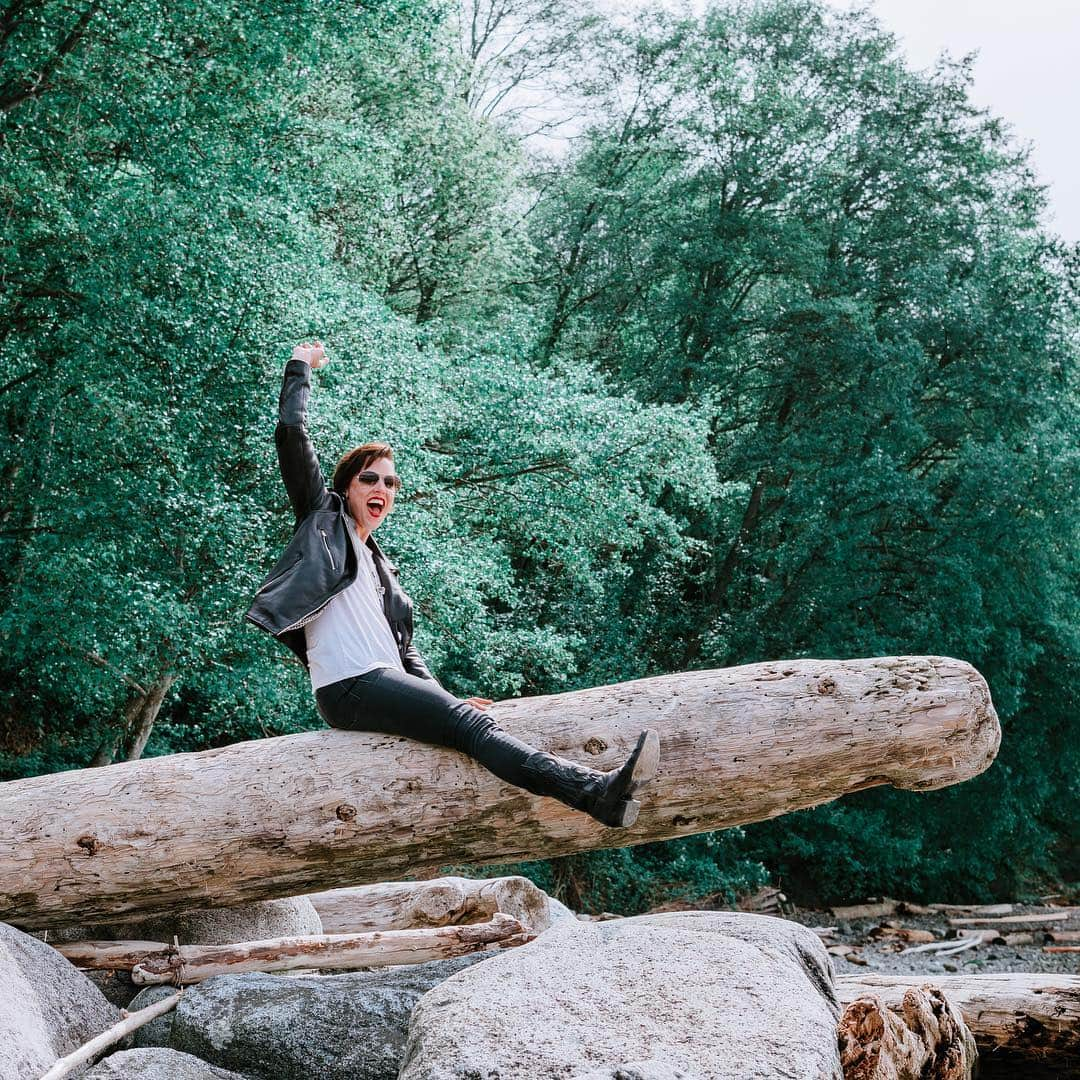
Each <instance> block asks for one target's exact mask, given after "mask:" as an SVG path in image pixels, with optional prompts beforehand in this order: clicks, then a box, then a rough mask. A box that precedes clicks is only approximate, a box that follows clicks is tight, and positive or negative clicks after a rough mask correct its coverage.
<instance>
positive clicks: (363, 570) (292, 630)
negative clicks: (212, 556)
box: [247, 341, 660, 826]
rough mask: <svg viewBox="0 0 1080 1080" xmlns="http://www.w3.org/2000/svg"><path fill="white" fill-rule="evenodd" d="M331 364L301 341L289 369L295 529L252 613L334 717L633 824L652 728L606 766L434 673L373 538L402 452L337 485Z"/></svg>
mask: <svg viewBox="0 0 1080 1080" xmlns="http://www.w3.org/2000/svg"><path fill="white" fill-rule="evenodd" d="M327 363H328V359H327V356H326V353H325V351H324V349H323V347H322V345H321V344H320V343H319V342H318V341H315V342H313V343H310V344H309V343H307V342H305V343H303V344H301V345H297V346H296V348H295V349H294V350H293V355H292V359H291V360H290V361H289V362H288V364H287V365H286V367H285V380H284V385H283V386H282V390H281V398H280V401H279V413H278V424H277V428H276V429H275V432H274V441H275V443H276V444H277V450H278V462H279V464H280V466H281V475H282V479H283V480H284V482H285V488H286V490H287V491H288V493H289V499H290V501H291V503H292V506H293V511H294V512H295V514H296V527H295V531H294V533H293V538H292V540H291V541H290V542H289V545H288V547H287V548H286V549H285V554H284V555H283V556H282V557H281V559H279V560H278V563H277V565H276V566H275V567H274V568H273V570H271V571H270V574H269V575H268V576H267V577H266V579H265V580H264V581H263V583H262V585H261V587H260V588H259V591H258V592H257V593H256V595H255V600H254V603H253V604H252V606H251V609H250V610H249V611H248V613H247V618H248V619H250V620H251V621H252V622H254V623H255V624H256V625H257V626H259V627H261V628H262V629H264V630H266V631H268V632H269V633H271V634H273V635H274V636H275V637H276V638H278V639H279V640H280V641H282V642H283V643H284V644H285V645H287V646H288V647H289V648H290V649H292V650H293V652H294V653H296V655H297V656H299V657H300V659H301V660H302V661H303V663H304V665H305V666H306V667H307V668H308V671H309V673H310V675H311V685H312V689H313V690H314V693H315V701H316V704H317V706H318V710H319V713H320V715H321V716H322V717H323V719H324V720H325V721H326V722H327V723H328V724H330V725H331V726H332V727H337V728H346V729H349V730H352V731H378V732H384V733H387V734H392V735H404V736H407V737H408V738H410V739H418V740H420V741H421V742H427V743H433V744H435V745H437V746H448V747H451V748H453V749H454V750H460V751H461V752H462V753H464V754H467V755H468V756H469V757H471V758H473V759H474V760H476V761H478V762H480V764H482V765H484V766H485V767H486V768H488V769H489V770H490V771H491V772H493V773H494V774H495V775H496V776H498V777H499V778H500V779H502V780H505V781H506V782H507V783H510V784H514V785H516V786H517V787H521V788H524V789H525V790H526V791H530V792H532V793H533V794H534V795H550V796H552V797H554V798H556V799H558V800H559V801H560V802H563V803H565V804H566V805H567V806H571V807H573V808H574V809H575V810H583V811H585V812H586V813H588V814H590V815H592V817H594V818H596V819H597V820H598V821H601V822H603V823H604V824H605V825H611V826H628V825H632V824H633V823H634V821H635V820H637V815H638V809H639V804H638V802H637V800H636V799H634V798H633V796H634V794H635V793H636V792H637V791H638V789H640V788H641V786H642V785H643V784H645V783H647V782H648V781H649V780H651V779H652V777H653V776H654V775H655V773H656V769H657V765H658V763H659V755H660V741H659V738H658V736H657V734H656V732H655V731H653V730H651V729H650V730H646V731H643V732H642V733H641V735H640V737H639V738H638V742H637V746H636V747H635V749H634V751H633V753H632V754H631V755H630V757H629V758H628V759H627V760H626V762H625V763H624V764H623V766H622V767H621V768H619V769H613V770H612V771H610V772H598V771H597V770H595V769H589V768H586V767H585V766H582V765H577V764H575V763H574V762H571V761H567V760H565V759H563V758H559V757H556V756H554V755H553V754H548V753H545V752H544V751H541V750H537V749H536V748H535V747H532V746H529V745H528V744H527V743H524V742H522V741H521V740H520V739H516V738H514V736H512V735H510V734H509V733H508V732H506V731H504V730H503V729H502V728H500V727H499V726H498V725H497V724H496V723H495V722H494V721H493V720H492V719H491V717H490V716H487V715H485V713H484V709H485V708H486V707H487V706H488V705H490V704H491V701H490V700H489V699H487V698H479V697H470V698H467V699H465V700H462V699H460V698H456V697H454V696H453V695H452V694H450V693H448V692H447V691H446V690H444V689H443V687H442V686H441V685H440V684H439V682H438V680H436V678H435V677H434V676H433V675H432V674H431V672H430V671H428V668H427V665H426V664H425V663H424V660H423V657H421V656H420V654H419V652H417V650H416V647H415V646H414V645H413V644H412V601H411V600H410V599H409V597H408V596H407V595H406V594H405V592H404V590H403V589H402V588H401V586H400V585H399V584H398V580H397V568H396V567H395V566H393V564H392V563H391V562H390V561H389V560H388V559H387V558H386V556H385V555H384V554H383V552H382V549H381V548H380V547H379V545H378V544H377V543H376V542H375V537H374V536H373V535H372V534H373V533H374V531H375V530H376V529H377V528H378V527H379V526H380V525H381V524H382V523H383V522H384V521H385V520H386V518H387V517H389V515H390V514H391V513H393V510H394V504H395V500H396V498H397V495H398V492H399V491H400V490H401V480H400V478H399V477H398V475H397V473H396V472H395V469H394V456H393V450H392V449H391V448H390V447H389V446H388V445H387V444H386V443H365V444H364V445H363V446H358V447H356V448H355V449H353V450H350V451H349V452H348V453H347V454H345V455H344V456H343V457H342V458H341V460H340V461H339V462H338V464H337V468H336V469H335V470H334V476H333V483H332V487H331V489H330V490H327V487H326V483H325V481H324V480H323V476H322V472H321V470H320V468H319V462H318V458H317V457H316V455H315V450H314V447H313V446H312V444H311V440H310V439H309V438H308V434H307V399H308V394H309V393H310V389H311V370H312V368H316V369H317V368H321V367H323V366H325V365H326V364H327Z"/></svg>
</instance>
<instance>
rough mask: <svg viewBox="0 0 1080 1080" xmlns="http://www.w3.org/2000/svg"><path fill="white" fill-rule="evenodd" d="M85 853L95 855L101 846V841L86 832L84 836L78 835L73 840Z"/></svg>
mask: <svg viewBox="0 0 1080 1080" xmlns="http://www.w3.org/2000/svg"><path fill="white" fill-rule="evenodd" d="M75 843H76V844H78V845H79V847H81V848H82V849H83V851H85V852H86V853H87V855H96V854H97V853H98V852H99V851H100V850H101V849H102V847H103V845H102V843H101V841H100V840H99V839H98V838H97V837H96V836H91V835H90V834H89V833H87V835H86V836H80V837H79V839H78V840H76V841H75Z"/></svg>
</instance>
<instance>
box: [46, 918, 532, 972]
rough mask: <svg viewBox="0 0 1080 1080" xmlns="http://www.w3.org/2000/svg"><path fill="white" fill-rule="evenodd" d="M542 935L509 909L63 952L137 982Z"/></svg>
mask: <svg viewBox="0 0 1080 1080" xmlns="http://www.w3.org/2000/svg"><path fill="white" fill-rule="evenodd" d="M535 936H536V935H535V934H534V933H533V932H532V931H531V930H529V928H528V927H525V926H522V925H521V923H519V922H518V921H517V919H514V918H511V917H510V916H509V915H501V914H496V915H494V916H493V917H492V918H491V920H490V921H489V922H483V923H472V924H470V925H468V926H437V927H428V928H427V929H424V930H390V931H385V932H384V931H375V932H374V933H370V934H320V935H315V934H311V935H307V936H303V937H284V938H269V939H267V940H266V941H242V942H237V943H236V944H235V945H179V946H176V945H166V944H165V943H164V942H160V941H71V942H67V943H65V944H63V945H58V946H57V947H56V948H57V952H60V953H62V954H63V955H64V956H66V957H67V958H68V959H69V960H70V961H71V962H72V963H73V964H75V965H76V966H77V967H81V968H90V969H98V970H102V969H105V970H111V971H130V972H131V980H132V982H134V983H136V984H137V985H139V986H151V985H154V984H157V983H174V984H175V985H177V986H180V985H188V984H190V983H197V982H202V981H203V980H204V979H209V978H211V977H213V976H214V975H239V974H242V973H243V972H247V971H290V970H292V969H294V968H303V969H305V970H308V969H311V968H316V969H322V968H337V969H350V970H352V969H359V968H376V967H389V966H390V965H392V964H423V963H427V962H428V961H429V960H449V959H450V958H452V957H455V956H465V955H467V954H468V953H474V952H485V951H486V950H488V949H507V948H512V947H513V946H515V945H524V944H525V943H526V942H527V941H531V940H532V939H533V938H534V937H535Z"/></svg>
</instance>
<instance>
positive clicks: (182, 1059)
mask: <svg viewBox="0 0 1080 1080" xmlns="http://www.w3.org/2000/svg"><path fill="white" fill-rule="evenodd" d="M85 1080H244V1077H242V1076H241V1075H240V1074H239V1073H234V1072H229V1071H228V1070H227V1069H219V1068H217V1067H216V1066H214V1065H208V1064H207V1063H206V1062H205V1061H200V1060H199V1059H198V1058H197V1057H192V1056H191V1055H190V1054H181V1053H180V1051H179V1050H163V1049H161V1048H160V1047H154V1048H151V1049H144V1050H121V1051H120V1052H119V1053H118V1054H112V1055H111V1056H110V1057H107V1058H105V1060H104V1061H99V1062H98V1063H97V1065H95V1066H94V1067H93V1069H91V1070H90V1072H88V1073H87V1074H86V1077H85Z"/></svg>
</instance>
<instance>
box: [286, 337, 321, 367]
mask: <svg viewBox="0 0 1080 1080" xmlns="http://www.w3.org/2000/svg"><path fill="white" fill-rule="evenodd" d="M292 358H293V359H294V360H306V361H307V362H308V363H309V364H310V365H311V367H312V370H317V369H318V368H321V367H325V366H326V365H327V364H329V363H330V358H329V357H328V356H327V355H326V350H325V349H323V347H322V343H321V342H318V341H304V342H301V343H300V344H299V345H297V346H296V348H294V349H293V351H292Z"/></svg>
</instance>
